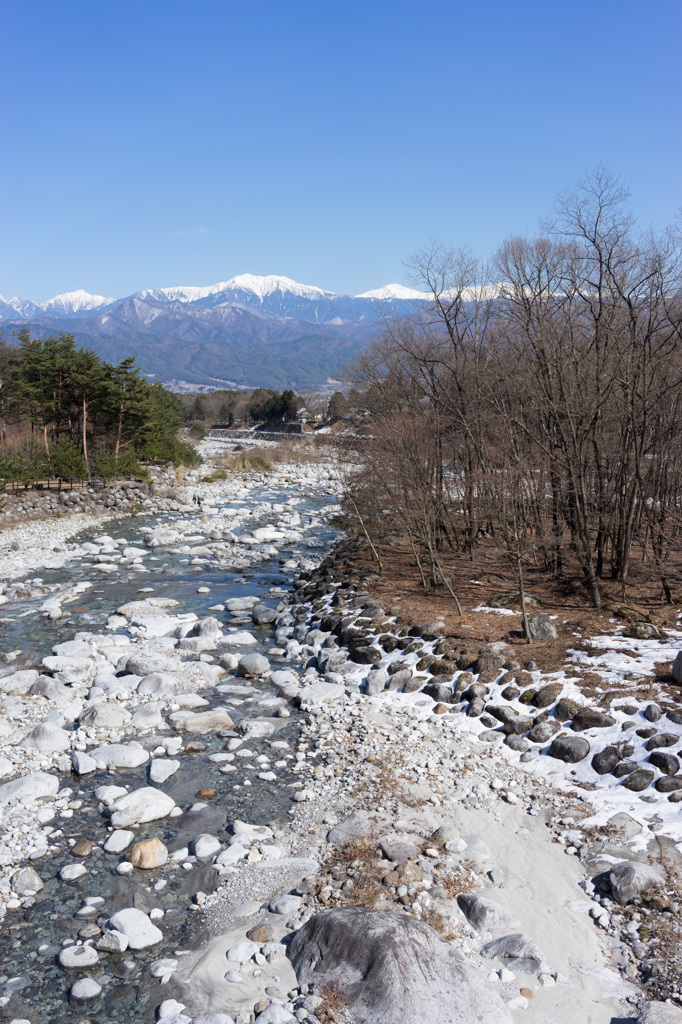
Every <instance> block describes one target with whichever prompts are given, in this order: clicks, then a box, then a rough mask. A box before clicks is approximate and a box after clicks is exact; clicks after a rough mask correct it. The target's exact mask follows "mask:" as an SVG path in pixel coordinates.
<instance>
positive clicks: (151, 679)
mask: <svg viewBox="0 0 682 1024" xmlns="http://www.w3.org/2000/svg"><path fill="white" fill-rule="evenodd" d="M187 689H188V687H187V685H186V683H184V682H183V681H182V680H181V679H177V678H176V677H175V676H172V675H171V674H170V672H150V673H149V675H146V676H145V677H144V679H142V680H141V682H140V685H139V686H138V688H137V692H138V693H139V694H140V696H141V697H150V696H154V697H174V696H175V695H176V694H178V693H185V692H186V691H187Z"/></svg>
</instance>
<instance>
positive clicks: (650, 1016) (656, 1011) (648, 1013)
mask: <svg viewBox="0 0 682 1024" xmlns="http://www.w3.org/2000/svg"><path fill="white" fill-rule="evenodd" d="M637 1024H682V1010H681V1009H680V1008H679V1006H673V1004H672V1003H644V1004H643V1005H642V1009H641V1010H640V1011H639V1017H638V1018H637Z"/></svg>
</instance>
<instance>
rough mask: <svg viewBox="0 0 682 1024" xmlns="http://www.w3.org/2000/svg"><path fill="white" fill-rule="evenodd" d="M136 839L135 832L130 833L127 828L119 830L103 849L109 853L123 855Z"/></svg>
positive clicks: (111, 836)
mask: <svg viewBox="0 0 682 1024" xmlns="http://www.w3.org/2000/svg"><path fill="white" fill-rule="evenodd" d="M134 838H135V833H134V832H130V831H129V830H128V829H125V828H118V829H116V831H115V832H112V833H111V835H110V836H109V838H108V839H107V841H106V842H105V844H104V846H103V847H102V849H103V850H105V851H106V852H107V853H123V851H124V850H127V849H128V847H129V846H130V844H131V843H132V841H133V839H134Z"/></svg>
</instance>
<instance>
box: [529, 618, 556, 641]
mask: <svg viewBox="0 0 682 1024" xmlns="http://www.w3.org/2000/svg"><path fill="white" fill-rule="evenodd" d="M528 632H529V633H530V638H531V640H556V638H557V636H558V635H559V634H558V633H557V629H556V626H555V625H554V623H553V622H552V620H551V619H550V617H549V615H546V614H545V613H544V612H538V613H537V614H536V615H529V616H528Z"/></svg>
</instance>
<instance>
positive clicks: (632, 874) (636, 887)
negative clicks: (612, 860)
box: [609, 860, 665, 906]
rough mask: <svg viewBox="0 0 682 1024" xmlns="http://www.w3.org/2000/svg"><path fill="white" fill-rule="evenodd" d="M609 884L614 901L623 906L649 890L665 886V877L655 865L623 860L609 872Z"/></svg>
mask: <svg viewBox="0 0 682 1024" xmlns="http://www.w3.org/2000/svg"><path fill="white" fill-rule="evenodd" d="M609 882H610V884H611V893H612V894H613V898H614V900H616V901H617V902H618V903H620V904H621V906H623V905H625V904H626V903H629V902H630V900H634V899H636V897H637V896H640V895H641V894H642V893H643V892H645V891H646V890H647V889H658V888H659V886H661V885H665V875H664V874H663V872H662V871H661V869H660V868H657V867H654V865H653V864H640V863H639V862H638V861H634V860H622V861H620V863H618V864H614V865H613V867H612V868H611V870H610V871H609Z"/></svg>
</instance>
